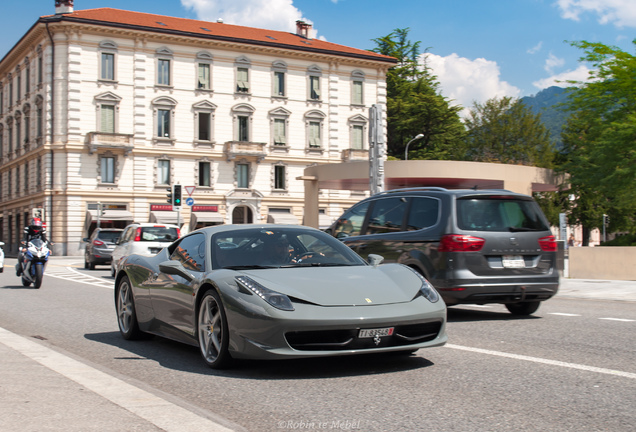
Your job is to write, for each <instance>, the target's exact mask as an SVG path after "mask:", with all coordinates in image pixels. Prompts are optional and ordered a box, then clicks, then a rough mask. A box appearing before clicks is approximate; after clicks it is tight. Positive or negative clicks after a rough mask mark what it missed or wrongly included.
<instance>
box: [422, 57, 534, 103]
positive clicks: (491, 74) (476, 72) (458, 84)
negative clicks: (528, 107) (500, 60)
mask: <svg viewBox="0 0 636 432" xmlns="http://www.w3.org/2000/svg"><path fill="white" fill-rule="evenodd" d="M424 55H426V56H427V58H426V62H427V64H428V66H429V67H430V68H431V70H432V71H433V73H434V74H435V75H436V76H437V80H438V81H439V83H440V86H441V90H442V95H443V96H445V97H447V98H449V99H452V100H453V101H454V104H458V105H461V106H463V107H464V112H463V114H464V115H465V114H466V113H467V112H468V109H469V108H472V106H473V103H474V102H479V103H483V102H485V101H487V100H488V99H491V98H494V97H503V96H512V97H519V95H520V93H521V91H520V90H519V89H518V88H517V87H515V86H513V85H511V84H508V83H507V82H506V81H502V80H501V78H500V74H501V73H500V71H499V66H498V65H497V63H496V62H494V61H490V60H486V59H483V58H478V59H475V60H471V59H467V58H465V57H459V56H458V55H457V54H454V53H453V54H451V55H449V56H446V57H441V56H438V55H435V54H424Z"/></svg>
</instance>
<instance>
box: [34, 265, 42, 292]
mask: <svg viewBox="0 0 636 432" xmlns="http://www.w3.org/2000/svg"><path fill="white" fill-rule="evenodd" d="M43 277H44V266H43V265H42V264H36V266H35V277H34V279H33V280H34V281H35V282H33V287H34V288H40V287H41V286H42V278H43Z"/></svg>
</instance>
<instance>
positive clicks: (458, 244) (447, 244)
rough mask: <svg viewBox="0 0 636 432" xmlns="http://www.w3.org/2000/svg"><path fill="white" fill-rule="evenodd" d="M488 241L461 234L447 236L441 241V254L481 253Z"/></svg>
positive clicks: (439, 249)
mask: <svg viewBox="0 0 636 432" xmlns="http://www.w3.org/2000/svg"><path fill="white" fill-rule="evenodd" d="M484 243H486V240H484V239H483V238H479V237H473V236H469V235H459V234H446V235H445V236H443V237H442V239H441V240H440V241H439V246H438V247H437V250H438V251H439V252H479V251H480V250H481V248H483V247H484Z"/></svg>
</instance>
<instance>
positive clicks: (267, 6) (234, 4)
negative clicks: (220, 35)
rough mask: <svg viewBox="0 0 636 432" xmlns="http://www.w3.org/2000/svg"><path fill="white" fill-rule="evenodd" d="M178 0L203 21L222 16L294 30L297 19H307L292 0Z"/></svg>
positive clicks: (226, 19) (231, 20)
mask: <svg viewBox="0 0 636 432" xmlns="http://www.w3.org/2000/svg"><path fill="white" fill-rule="evenodd" d="M181 4H182V5H183V7H185V8H186V9H192V10H194V12H195V13H196V15H197V18H198V19H200V20H204V21H216V20H217V19H219V18H222V19H223V22H225V23H227V24H237V25H242V26H248V27H257V28H265V29H271V30H280V31H288V32H293V33H295V32H296V21H297V20H303V21H305V22H307V23H311V21H310V20H308V19H306V18H303V16H302V12H301V11H300V10H299V9H297V8H296V7H294V5H293V4H292V0H268V1H266V2H265V1H262V0H181ZM314 33H315V30H314ZM314 36H315V35H312V37H314Z"/></svg>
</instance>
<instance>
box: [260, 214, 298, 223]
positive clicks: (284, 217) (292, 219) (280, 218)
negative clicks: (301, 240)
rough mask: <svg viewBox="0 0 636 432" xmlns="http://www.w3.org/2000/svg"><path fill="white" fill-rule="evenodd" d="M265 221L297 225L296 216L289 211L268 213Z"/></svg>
mask: <svg viewBox="0 0 636 432" xmlns="http://www.w3.org/2000/svg"><path fill="white" fill-rule="evenodd" d="M267 223H273V224H288V225H298V218H297V217H296V216H294V215H293V214H291V213H269V214H268V215H267Z"/></svg>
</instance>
